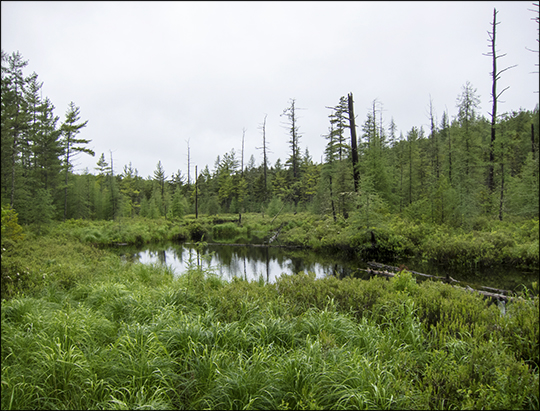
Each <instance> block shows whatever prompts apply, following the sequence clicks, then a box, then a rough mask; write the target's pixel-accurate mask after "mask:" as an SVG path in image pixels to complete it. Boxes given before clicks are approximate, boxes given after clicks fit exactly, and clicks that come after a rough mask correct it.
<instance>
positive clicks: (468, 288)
mask: <svg viewBox="0 0 540 411" xmlns="http://www.w3.org/2000/svg"><path fill="white" fill-rule="evenodd" d="M368 265H369V266H372V267H377V268H386V269H390V270H392V271H396V273H397V272H399V271H401V270H400V269H399V267H394V266H391V265H385V264H380V263H376V262H374V261H371V262H368ZM360 271H365V272H367V273H368V274H370V275H373V274H375V275H381V276H383V277H395V275H396V273H391V272H388V271H386V270H385V271H379V270H372V269H367V270H364V269H360ZM407 271H409V272H410V273H413V274H417V275H420V276H424V277H431V278H437V279H442V280H446V278H445V277H439V276H436V275H430V274H423V273H419V272H416V271H412V270H407ZM449 278H450V279H451V281H452V282H456V283H459V281H458V280H454V279H453V278H452V277H449ZM452 287H456V288H460V289H462V290H465V291H470V292H476V293H479V294H481V295H483V296H484V297H488V298H491V299H493V300H497V301H504V302H505V303H507V302H508V301H512V300H514V299H515V298H516V297H509V296H508V295H506V294H511V291H508V290H501V289H498V288H492V287H486V286H481V288H486V289H489V290H492V291H499V293H493V292H489V291H483V290H477V289H474V288H472V287H471V286H469V285H467V286H466V287H460V286H458V285H452ZM505 293H506V294H505Z"/></svg>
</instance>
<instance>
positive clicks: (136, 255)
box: [123, 244, 352, 283]
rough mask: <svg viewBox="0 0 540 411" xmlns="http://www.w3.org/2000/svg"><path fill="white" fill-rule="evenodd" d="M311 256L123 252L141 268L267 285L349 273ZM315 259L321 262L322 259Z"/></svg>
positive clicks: (245, 250)
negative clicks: (289, 277)
mask: <svg viewBox="0 0 540 411" xmlns="http://www.w3.org/2000/svg"><path fill="white" fill-rule="evenodd" d="M126 251H127V250H126ZM310 254H312V253H309V252H307V251H305V250H304V251H300V250H294V251H292V250H288V249H283V248H277V247H253V246H252V247H246V246H230V245H207V246H205V247H202V248H201V249H199V248H197V247H196V246H195V245H193V244H175V245H170V246H169V247H168V248H165V249H150V248H149V249H146V250H141V251H132V252H126V253H124V254H123V258H124V259H125V260H127V261H130V262H139V263H142V264H151V263H161V264H166V265H168V266H170V267H171V268H172V270H173V271H174V273H175V274H176V275H180V274H183V273H184V272H186V271H187V270H188V269H189V267H190V266H191V267H200V268H202V269H204V270H209V271H212V272H214V273H216V274H218V275H219V276H221V277H222V278H223V279H226V280H231V279H232V278H233V277H241V278H243V279H245V280H248V281H253V280H258V279H259V278H260V277H262V278H263V279H264V280H265V281H266V282H269V283H272V282H274V281H275V280H276V278H278V277H279V276H280V275H281V274H284V273H285V274H296V273H299V272H302V271H304V272H313V273H315V275H316V277H317V278H323V277H326V276H329V275H337V276H338V277H342V276H344V275H347V274H350V273H351V271H352V270H351V269H346V268H345V267H344V266H343V263H341V264H338V263H337V262H336V261H328V262H324V261H318V262H317V261H313V259H314V256H313V255H310ZM317 257H318V259H319V260H320V259H321V256H317Z"/></svg>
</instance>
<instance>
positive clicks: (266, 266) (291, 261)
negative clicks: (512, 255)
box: [117, 243, 539, 291]
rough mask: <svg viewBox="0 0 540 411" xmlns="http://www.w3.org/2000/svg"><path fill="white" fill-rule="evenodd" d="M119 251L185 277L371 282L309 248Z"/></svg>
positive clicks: (521, 278) (533, 274)
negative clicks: (197, 273) (193, 271)
mask: <svg viewBox="0 0 540 411" xmlns="http://www.w3.org/2000/svg"><path fill="white" fill-rule="evenodd" d="M117 252H118V253H119V254H121V255H122V256H123V258H124V259H125V260H126V261H131V262H133V263H142V264H153V263H161V264H166V265H168V266H169V267H170V268H171V269H172V270H173V272H174V274H175V275H181V274H183V273H184V272H186V271H187V270H188V269H189V267H197V266H198V267H201V268H203V269H204V270H210V271H212V272H214V273H216V274H217V275H219V276H221V277H222V278H223V279H225V280H231V279H232V278H233V277H241V278H243V279H246V280H248V281H253V280H258V279H259V278H261V277H262V279H263V280H264V281H265V282H268V283H273V282H275V281H276V278H278V277H279V276H281V275H282V274H296V273H299V272H302V271H304V272H312V273H315V275H316V277H317V278H323V277H327V276H337V277H338V278H343V277H345V276H349V275H351V276H354V277H359V278H364V279H368V278H369V275H368V274H367V273H365V272H364V271H362V269H367V268H368V266H367V262H366V261H363V260H361V259H359V258H358V257H355V256H352V255H350V254H345V253H343V254H340V253H333V254H325V253H320V252H314V251H313V250H302V249H291V248H281V247H262V246H253V245H252V246H249V245H248V246H246V245H222V244H208V245H206V246H197V245H196V244H191V243H180V244H179V243H174V244H168V245H166V246H164V245H162V246H146V247H145V248H140V249H134V248H128V247H119V248H118V249H117ZM378 262H380V263H383V264H389V265H393V266H399V265H401V264H404V265H406V266H407V268H408V269H409V270H413V271H417V272H421V273H425V274H431V275H437V276H445V275H446V274H447V273H448V274H449V275H450V276H451V277H452V278H455V279H456V280H459V281H464V282H468V283H470V284H476V285H483V286H488V287H494V288H500V289H505V290H514V291H517V290H522V288H523V285H525V286H527V288H529V289H530V288H531V287H532V282H533V281H538V280H539V272H538V269H536V270H521V269H517V268H515V267H508V266H506V267H504V266H496V267H470V268H459V269H456V268H453V269H452V268H448V267H446V266H443V265H437V264H431V263H427V262H425V261H420V260H400V261H378ZM418 280H419V281H420V280H422V278H418Z"/></svg>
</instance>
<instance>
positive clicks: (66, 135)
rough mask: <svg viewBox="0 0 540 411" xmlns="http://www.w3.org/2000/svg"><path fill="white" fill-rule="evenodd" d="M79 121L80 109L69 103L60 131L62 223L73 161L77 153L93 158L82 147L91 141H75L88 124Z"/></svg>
mask: <svg viewBox="0 0 540 411" xmlns="http://www.w3.org/2000/svg"><path fill="white" fill-rule="evenodd" d="M79 120H80V109H79V107H77V106H75V103H73V102H71V103H69V106H68V110H67V112H66V119H65V121H64V123H63V124H62V127H61V131H62V136H63V148H64V172H65V186H64V221H65V220H66V217H67V210H68V178H69V174H70V171H71V170H72V169H73V163H72V162H73V160H74V159H75V157H76V155H77V154H79V153H86V154H90V155H91V156H94V155H95V153H94V152H93V151H92V150H90V149H89V148H86V147H84V146H83V144H88V143H89V142H90V141H91V140H86V139H77V138H75V136H76V135H77V134H79V133H80V130H81V129H82V128H84V127H86V125H87V124H88V120H86V121H84V122H82V123H78V124H77V122H78V121H79Z"/></svg>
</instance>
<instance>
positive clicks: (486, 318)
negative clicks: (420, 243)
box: [1, 222, 539, 410]
mask: <svg viewBox="0 0 540 411" xmlns="http://www.w3.org/2000/svg"><path fill="white" fill-rule="evenodd" d="M227 223H230V222H223V223H221V224H227ZM6 256H7V257H8V259H7V262H6V264H7V265H6V267H4V255H3V259H2V275H3V276H4V273H5V272H6V275H7V273H9V275H10V276H11V275H12V274H13V273H19V277H18V278H19V279H18V280H13V279H12V280H13V281H12V283H10V284H11V285H10V286H9V287H6V288H5V289H4V278H3V279H2V284H3V285H2V287H3V299H2V310H1V324H2V341H1V343H2V344H1V351H2V381H1V383H2V400H1V406H2V409H6V410H7V409H26V408H33V409H49V408H55V409H142V408H147V409H148V408H149V409H248V408H250V409H357V408H361V409H419V408H422V409H427V408H430V409H456V408H459V409H480V408H485V409H538V407H539V401H538V392H539V368H538V367H539V357H538V355H539V354H538V353H539V345H538V341H539V326H538V314H539V300H538V296H534V297H531V296H529V295H527V293H524V294H522V295H521V296H520V298H517V299H514V300H513V302H511V303H508V304H507V305H506V307H505V309H504V312H503V310H501V308H500V307H498V306H497V304H490V303H489V302H488V301H486V300H483V299H482V298H481V297H480V296H478V295H476V294H472V293H468V292H466V291H463V290H460V289H456V288H453V287H451V286H450V285H447V284H442V283H436V282H431V281H424V282H422V283H417V282H416V281H415V280H414V278H413V277H412V276H411V275H410V273H408V272H407V271H402V272H401V273H400V274H399V275H397V276H396V277H394V278H393V279H391V280H386V279H382V278H373V279H371V280H369V281H365V280H359V279H354V278H346V279H344V280H338V279H337V278H335V277H331V276H330V277H327V278H323V279H316V278H315V276H314V275H312V274H305V273H301V274H298V275H293V276H282V277H280V278H279V279H278V280H277V281H276V282H275V283H274V284H265V283H264V281H253V282H247V281H244V280H241V279H235V280H233V281H231V282H226V281H224V280H222V279H221V278H220V277H219V276H218V275H217V274H216V273H214V272H212V271H211V270H210V271H209V270H202V269H200V268H199V267H198V266H196V265H191V266H190V268H189V269H188V270H187V272H185V273H183V274H182V275H180V276H178V277H175V276H174V275H173V273H172V272H171V271H170V270H169V269H168V268H167V267H164V266H161V265H155V266H154V265H141V264H131V263H125V262H123V261H122V260H121V259H120V258H119V257H117V256H115V255H113V254H111V253H108V252H106V251H104V250H100V249H97V248H96V247H94V246H92V245H90V244H87V243H83V242H80V241H76V240H74V239H73V238H68V237H67V236H54V237H32V236H29V237H27V238H26V239H25V240H24V242H22V243H21V244H19V246H18V247H14V248H10V249H9V250H8V252H7V255H6ZM5 270H6V271H5Z"/></svg>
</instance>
